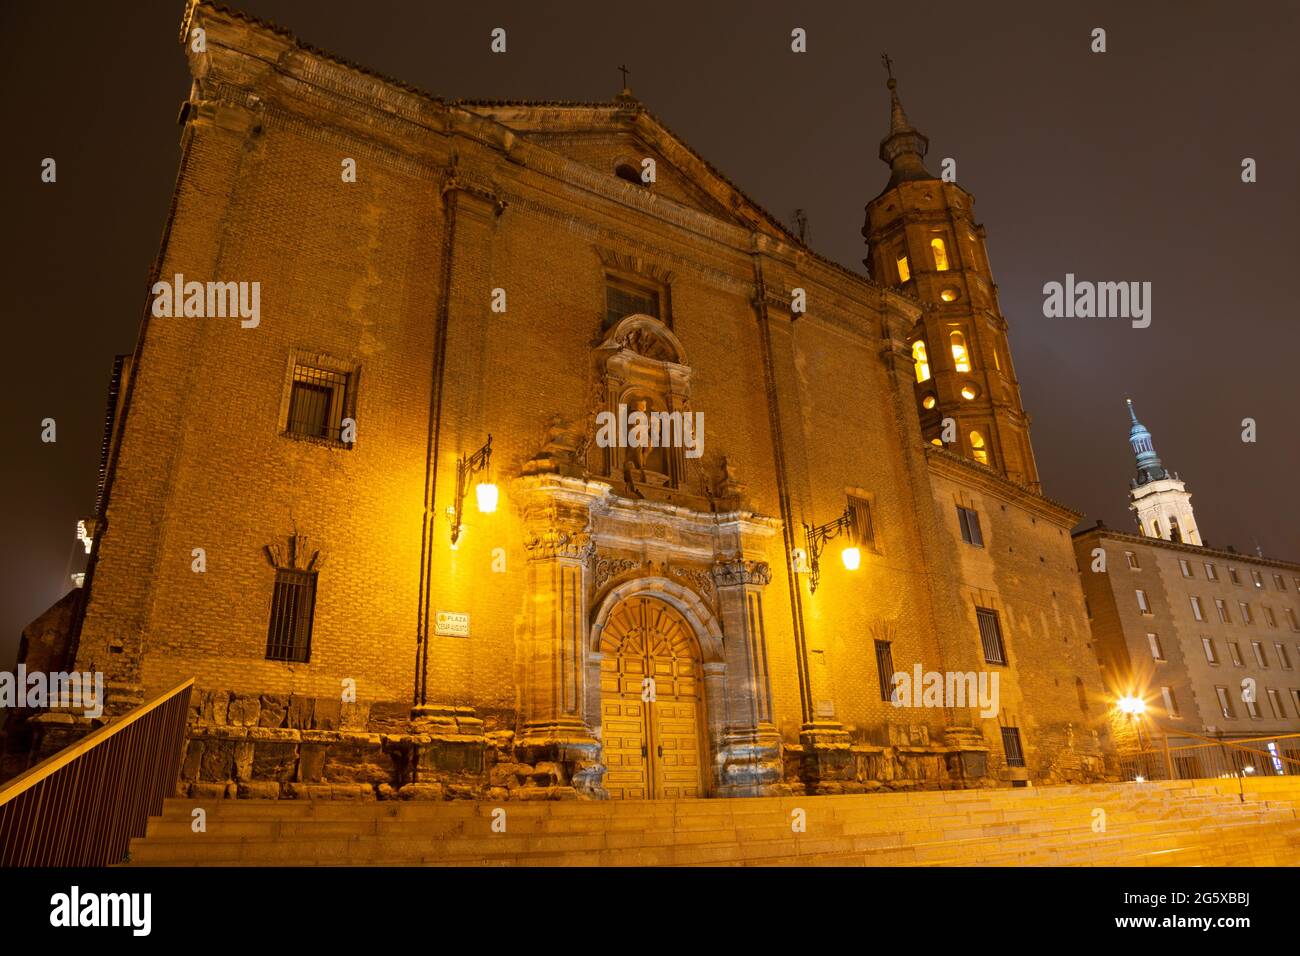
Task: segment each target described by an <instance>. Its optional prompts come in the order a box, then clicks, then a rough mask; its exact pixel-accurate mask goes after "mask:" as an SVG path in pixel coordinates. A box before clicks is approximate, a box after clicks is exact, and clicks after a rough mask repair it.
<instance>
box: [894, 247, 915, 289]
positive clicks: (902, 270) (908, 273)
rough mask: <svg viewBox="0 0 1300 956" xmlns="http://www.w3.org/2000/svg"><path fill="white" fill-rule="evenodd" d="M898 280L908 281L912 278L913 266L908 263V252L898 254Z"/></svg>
mask: <svg viewBox="0 0 1300 956" xmlns="http://www.w3.org/2000/svg"><path fill="white" fill-rule="evenodd" d="M897 262H898V281H899V282H906V281H908V280H909V279H911V278H912V267H911V266H910V265H908V262H907V253H905V252H904V253H900V254H899V256H898V260H897Z"/></svg>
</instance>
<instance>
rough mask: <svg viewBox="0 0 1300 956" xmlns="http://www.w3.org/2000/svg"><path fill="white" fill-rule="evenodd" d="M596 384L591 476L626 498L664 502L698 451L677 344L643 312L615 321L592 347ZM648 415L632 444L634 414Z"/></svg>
mask: <svg viewBox="0 0 1300 956" xmlns="http://www.w3.org/2000/svg"><path fill="white" fill-rule="evenodd" d="M595 357H596V379H597V386H596V391H595V395H594V396H593V399H594V405H595V407H594V408H593V412H592V416H593V420H592V424H591V434H592V435H593V437H594V440H593V441H592V444H591V447H590V449H589V453H588V467H589V469H590V472H591V474H592V475H594V476H600V477H602V478H606V479H609V480H610V481H611V482H613V483H615V484H616V485H617V484H618V483H620V482H621V484H622V491H624V492H625V493H626V496H627V497H629V498H651V499H655V500H669V499H671V498H672V497H673V496H674V493H676V492H679V491H681V490H683V489H684V488H685V486H686V483H687V481H686V476H687V459H688V454H687V453H688V452H694V453H693V454H691V455H690V456H689V457H691V458H696V457H698V453H699V451H701V450H702V449H703V440H704V435H703V430H702V427H699V421H700V419H702V416H697V415H696V414H695V413H694V412H692V411H691V408H690V396H691V390H690V384H691V369H690V367H689V366H688V365H687V364H686V354H685V351H684V350H683V348H682V344H681V342H680V341H678V339H677V337H676V336H675V335H673V333H672V331H671V330H669V329H668V327H667V326H666V325H664V324H663V323H662V322H661V321H659V320H658V319H656V318H653V317H652V316H649V315H629V316H627V317H626V318H623V319H621V320H620V321H619V322H618V323H617V324H616V325H615V326H614V327H613V328H612V329H610V331H609V334H608V335H607V336H606V337H605V340H604V341H603V342H601V344H600V345H599V346H598V347H597V348H596V353H595ZM638 412H639V413H641V414H643V415H645V416H648V418H649V420H650V422H651V423H652V427H651V428H650V430H649V433H648V436H647V435H646V433H645V432H642V434H641V436H640V437H641V439H642V440H644V439H645V438H647V437H648V439H649V442H648V445H649V447H646V446H644V445H642V446H638V436H637V432H636V429H635V424H636V422H637V416H636V413H638Z"/></svg>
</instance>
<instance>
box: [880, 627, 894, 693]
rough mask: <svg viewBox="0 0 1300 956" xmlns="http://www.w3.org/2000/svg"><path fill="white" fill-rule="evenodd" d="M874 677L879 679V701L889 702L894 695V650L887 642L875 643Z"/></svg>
mask: <svg viewBox="0 0 1300 956" xmlns="http://www.w3.org/2000/svg"><path fill="white" fill-rule="evenodd" d="M876 676H877V677H878V678H879V679H880V699H881V700H885V701H887V700H890V699H891V698H892V697H893V693H894V649H893V645H891V644H890V643H889V641H876Z"/></svg>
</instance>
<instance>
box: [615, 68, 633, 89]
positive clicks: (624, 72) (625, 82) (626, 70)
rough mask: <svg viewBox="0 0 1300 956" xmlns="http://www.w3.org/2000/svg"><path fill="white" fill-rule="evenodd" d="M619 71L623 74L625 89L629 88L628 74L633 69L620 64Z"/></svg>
mask: <svg viewBox="0 0 1300 956" xmlns="http://www.w3.org/2000/svg"><path fill="white" fill-rule="evenodd" d="M618 71H619V72H620V73H622V74H623V89H627V75H628V74H629V73H631V72H632V71H631V70H629V69H628V68H627V67H626V66H620V67H619V68H618Z"/></svg>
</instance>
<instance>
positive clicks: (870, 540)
mask: <svg viewBox="0 0 1300 956" xmlns="http://www.w3.org/2000/svg"><path fill="white" fill-rule="evenodd" d="M849 514H850V515H851V516H852V518H853V537H854V540H855V542H856V543H857V545H858V547H861V548H867V549H869V550H871V551H875V550H876V523H875V521H874V520H873V517H872V514H871V502H870V501H868V500H867V499H866V498H860V497H858V496H856V495H849Z"/></svg>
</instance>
